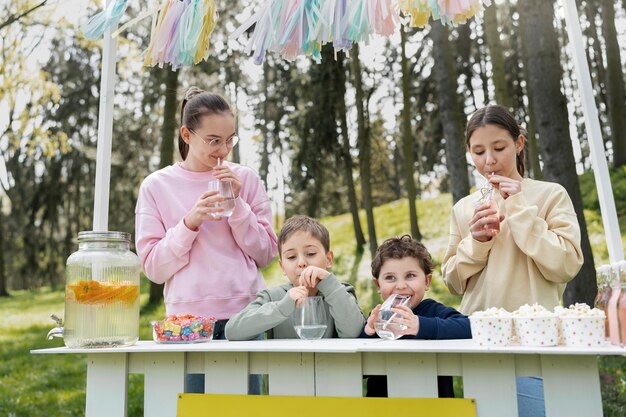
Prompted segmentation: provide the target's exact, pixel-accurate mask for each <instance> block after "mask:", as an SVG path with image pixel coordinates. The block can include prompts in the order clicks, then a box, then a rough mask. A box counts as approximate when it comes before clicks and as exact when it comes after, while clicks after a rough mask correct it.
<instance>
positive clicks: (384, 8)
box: [230, 0, 491, 64]
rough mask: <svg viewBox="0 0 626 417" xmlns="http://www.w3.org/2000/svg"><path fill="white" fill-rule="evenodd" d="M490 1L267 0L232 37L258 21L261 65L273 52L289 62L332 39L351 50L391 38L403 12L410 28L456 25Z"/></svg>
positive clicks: (256, 47)
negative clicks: (435, 22) (434, 22)
mask: <svg viewBox="0 0 626 417" xmlns="http://www.w3.org/2000/svg"><path fill="white" fill-rule="evenodd" d="M489 5H491V0H267V1H266V2H265V4H264V5H263V6H261V8H260V9H259V10H258V11H257V12H256V13H255V14H254V15H253V16H252V17H250V18H249V19H248V20H247V21H246V22H245V23H244V24H243V25H241V27H239V28H238V29H237V30H236V31H235V32H234V33H233V34H232V35H231V36H230V38H231V39H236V38H238V37H239V36H241V35H242V34H243V32H245V31H246V30H247V29H249V28H250V27H252V25H254V24H256V26H255V28H254V32H253V33H252V35H251V36H250V40H249V41H248V45H247V47H246V51H247V52H248V53H252V54H253V58H254V62H255V63H256V64H262V63H263V60H264V58H265V53H266V51H267V50H271V51H275V52H278V53H279V54H280V55H281V56H282V57H283V58H284V59H287V60H293V59H295V58H296V56H298V55H305V56H311V57H313V59H314V60H315V61H319V60H320V59H321V53H320V51H321V48H322V45H324V44H326V43H331V42H332V44H333V47H334V48H335V50H336V51H339V50H344V51H348V50H350V48H352V45H353V44H354V43H355V42H363V43H368V42H369V40H370V38H371V37H372V36H373V35H381V36H391V35H392V34H393V33H394V32H395V31H396V29H397V27H398V25H399V22H400V16H399V12H400V11H401V12H402V13H403V14H405V15H406V16H408V17H409V22H410V26H414V27H424V26H426V25H427V24H428V22H429V20H430V19H431V18H432V19H435V20H441V22H442V23H443V24H445V25H450V26H454V25H458V24H460V23H465V22H466V21H467V20H468V19H470V18H471V17H473V16H475V15H477V14H479V13H480V12H482V10H483V7H484V6H489ZM252 51H254V52H252Z"/></svg>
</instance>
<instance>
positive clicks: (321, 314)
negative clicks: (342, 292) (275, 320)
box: [291, 296, 328, 340]
mask: <svg viewBox="0 0 626 417" xmlns="http://www.w3.org/2000/svg"><path fill="white" fill-rule="evenodd" d="M291 321H292V322H293V327H294V329H295V330H296V333H297V334H298V337H300V339H305V340H314V339H321V338H322V336H324V332H326V327H328V326H327V325H326V308H325V307H324V299H323V298H322V297H320V296H315V297H307V298H306V299H305V300H304V303H302V305H301V306H296V309H295V310H294V312H293V314H292V315H291Z"/></svg>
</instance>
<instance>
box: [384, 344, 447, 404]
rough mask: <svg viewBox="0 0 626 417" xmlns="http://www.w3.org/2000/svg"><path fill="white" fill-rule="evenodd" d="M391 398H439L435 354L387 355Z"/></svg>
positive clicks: (388, 385) (388, 388) (388, 386)
mask: <svg viewBox="0 0 626 417" xmlns="http://www.w3.org/2000/svg"><path fill="white" fill-rule="evenodd" d="M387 390H388V394H389V397H411V398H437V396H438V395H439V392H438V389H437V357H436V354H435V353H423V354H417V353H387Z"/></svg>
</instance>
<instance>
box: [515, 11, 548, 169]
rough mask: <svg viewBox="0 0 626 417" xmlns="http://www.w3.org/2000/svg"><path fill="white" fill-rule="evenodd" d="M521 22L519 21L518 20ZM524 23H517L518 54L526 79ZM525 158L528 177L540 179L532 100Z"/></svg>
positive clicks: (527, 87)
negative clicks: (519, 50)
mask: <svg viewBox="0 0 626 417" xmlns="http://www.w3.org/2000/svg"><path fill="white" fill-rule="evenodd" d="M520 23H521V22H520ZM525 28H526V27H525V25H523V24H520V25H519V31H520V36H519V43H520V46H521V48H520V49H521V52H520V56H521V58H522V61H523V62H524V64H523V65H524V79H525V80H528V79H529V78H530V77H529V75H528V64H527V62H528V59H527V58H526V57H527V56H528V48H527V47H526V37H525V35H524V29H525ZM526 96H528V97H531V96H532V92H531V91H530V84H529V83H528V82H526ZM526 134H527V137H526V139H527V143H528V144H527V145H526V148H527V151H528V152H527V160H528V162H529V165H528V168H529V171H530V172H528V174H527V175H528V177H530V178H534V179H536V180H542V179H543V174H542V172H541V163H540V162H539V144H538V143H537V128H536V122H535V106H534V105H533V102H532V100H528V127H527V132H526Z"/></svg>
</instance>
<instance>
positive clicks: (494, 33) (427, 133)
mask: <svg viewBox="0 0 626 417" xmlns="http://www.w3.org/2000/svg"><path fill="white" fill-rule="evenodd" d="M70 3H71V4H70ZM98 3H101V2H93V1H87V0H85V1H79V2H77V1H73V2H61V1H54V0H39V1H35V0H19V1H12V2H8V1H6V0H3V2H2V4H3V5H2V9H1V10H2V13H1V14H0V16H1V18H0V45H1V51H2V52H1V55H0V113H1V114H2V116H0V135H1V136H0V151H1V155H2V158H1V159H0V184H1V185H2V188H1V194H0V199H1V201H2V210H0V248H1V249H2V250H0V295H4V296H6V295H8V294H9V291H10V290H18V289H34V288H39V287H42V286H50V287H52V288H58V287H62V286H63V268H64V262H65V259H66V258H67V257H68V255H69V254H70V253H71V252H72V251H74V250H75V246H76V244H75V241H74V239H75V237H76V236H77V233H78V231H81V230H89V229H90V228H91V222H92V213H93V199H94V196H93V193H94V171H95V149H96V138H97V123H98V89H99V85H100V80H99V77H100V63H101V40H97V41H88V40H86V39H84V38H83V37H82V36H81V33H80V31H79V30H78V29H77V27H76V24H77V23H78V22H82V21H84V20H85V19H86V18H87V17H88V16H90V15H92V14H93V13H94V12H95V11H96V10H97V7H98V6H100V5H99V4H98ZM72 4H74V5H76V6H77V7H76V8H72V7H70V6H72ZM254 4H256V3H253V4H252V5H249V4H248V2H239V1H229V2H228V7H226V3H225V2H224V4H222V5H221V8H220V9H219V10H218V11H219V13H220V20H219V23H218V25H217V27H216V31H215V32H214V34H213V36H212V46H211V48H212V53H211V56H210V58H209V60H208V61H207V62H203V63H202V64H200V65H197V66H195V67H192V68H185V69H183V70H180V71H177V72H172V71H170V70H169V69H168V68H163V69H160V68H144V67H142V66H141V63H142V57H141V53H142V51H143V50H145V48H146V46H147V43H148V38H149V24H150V22H149V20H150V19H146V20H144V21H142V22H141V23H140V24H138V25H135V26H132V27H131V28H130V29H129V30H127V31H126V32H124V33H123V36H122V37H121V38H119V46H118V65H117V76H118V82H117V84H116V90H115V114H114V125H113V166H112V174H111V175H112V180H111V196H110V201H111V203H110V207H111V213H110V222H109V229H110V230H120V231H127V232H133V230H134V206H135V201H136V195H137V190H138V186H139V184H140V182H141V180H142V179H143V178H144V177H145V176H146V175H147V174H149V173H150V172H152V171H154V170H156V169H158V168H159V167H163V166H166V165H169V164H171V163H172V162H173V161H174V160H175V158H176V157H177V156H178V155H177V152H176V151H175V137H176V130H177V126H178V118H177V108H178V105H179V99H180V97H181V95H182V93H183V92H184V90H185V89H186V88H187V87H189V86H191V85H197V86H201V87H202V88H204V89H206V90H213V91H216V92H220V93H222V94H223V95H225V96H226V97H227V98H228V99H229V100H230V101H231V102H233V103H237V107H238V111H239V122H238V123H239V129H240V136H241V137H242V141H241V143H240V144H239V145H238V147H236V148H235V149H234V151H233V153H232V158H233V159H234V160H235V161H241V162H242V163H245V164H247V165H250V166H252V167H253V168H255V169H257V170H258V172H259V173H260V175H261V177H262V179H263V181H265V184H266V187H267V189H268V192H269V193H270V195H271V197H272V200H273V202H274V206H275V207H274V209H275V212H276V227H277V228H278V227H279V226H280V222H281V221H282V219H284V217H285V216H287V217H288V216H290V215H292V214H294V213H303V214H308V215H311V216H316V217H324V216H330V215H336V214H340V213H344V212H349V213H351V215H352V224H353V229H354V230H353V231H351V232H350V233H352V234H353V236H354V240H355V242H356V246H357V247H365V248H368V249H369V251H368V252H371V251H372V250H374V248H375V247H376V245H377V243H378V241H379V240H380V239H384V238H385V237H387V236H382V235H380V233H377V230H376V229H375V226H374V225H375V219H374V214H373V208H374V207H376V206H379V205H381V204H384V203H387V202H390V201H394V200H399V199H403V198H406V199H407V200H408V202H409V204H408V207H407V208H408V209H407V211H406V213H405V214H404V216H406V218H407V219H408V220H409V226H410V227H409V228H407V230H406V232H410V233H411V234H412V235H413V236H414V237H416V238H418V239H422V238H424V237H425V236H424V235H423V233H422V228H423V225H422V224H421V223H420V219H419V217H418V213H417V211H416V210H415V201H416V200H420V199H424V198H432V197H433V196H436V195H438V194H440V193H450V194H451V196H452V199H453V201H457V200H458V199H460V198H461V197H463V196H465V195H467V194H468V192H469V190H470V187H471V186H473V185H474V181H475V179H474V175H473V174H472V169H471V165H470V164H469V163H468V159H467V157H466V155H465V149H464V143H463V126H464V123H465V120H466V118H467V117H468V115H470V114H471V113H472V112H473V111H474V110H475V109H477V108H480V107H482V106H484V105H486V104H489V103H499V104H502V105H505V106H507V107H509V108H511V109H512V110H513V111H514V113H515V114H516V116H517V118H518V120H519V121H520V122H521V123H523V124H524V126H525V127H526V129H527V130H528V136H529V141H528V152H527V155H528V161H527V166H528V167H529V174H528V175H529V176H530V177H532V178H537V179H541V178H544V179H547V180H550V181H556V182H559V183H561V184H562V185H563V186H565V188H566V189H567V190H568V192H569V194H570V196H571V198H572V200H573V202H574V205H575V207H576V210H577V212H578V215H579V221H580V224H581V228H582V230H583V239H582V246H583V250H584V252H585V259H586V262H585V265H584V267H583V268H582V270H581V272H580V274H579V276H578V277H577V278H576V279H575V280H574V281H573V282H572V283H571V284H570V285H568V288H567V290H566V296H565V298H566V302H570V301H574V300H576V301H586V302H588V303H591V302H593V297H594V292H595V273H594V256H593V254H592V251H591V245H590V241H589V237H588V233H587V226H586V222H585V217H584V216H583V212H582V210H583V198H582V196H583V194H581V189H580V180H579V176H580V175H581V174H582V175H583V176H584V175H591V174H585V173H588V172H590V170H591V166H590V160H589V151H588V148H589V147H588V144H587V137H586V134H585V131H584V127H583V117H582V114H581V109H580V105H579V104H580V103H579V94H578V93H577V87H576V80H575V78H574V76H573V74H572V62H571V60H570V56H569V49H568V42H569V41H568V38H567V35H566V33H565V29H564V22H563V20H562V19H563V18H562V14H563V13H562V10H561V6H560V4H559V3H557V4H555V3H554V2H552V1H544V0H527V1H524V2H517V1H514V0H501V1H497V2H495V4H494V5H493V6H491V7H487V8H486V9H485V13H484V16H483V18H482V19H472V20H470V21H469V22H468V23H467V24H465V25H461V26H459V27H458V28H454V29H449V28H447V27H444V26H442V25H441V24H439V22H438V21H437V22H433V24H432V25H430V27H429V28H426V29H411V28H408V27H404V26H403V27H402V30H400V31H399V33H397V34H396V35H394V36H393V37H390V38H377V39H373V40H372V42H371V45H370V46H361V47H354V48H353V49H352V50H351V51H350V54H349V56H345V55H344V54H343V53H342V52H340V53H337V54H336V55H335V54H334V51H333V50H332V48H328V49H324V50H323V51H322V55H323V60H322V63H321V64H316V63H314V62H313V61H311V60H309V59H306V58H300V59H298V60H297V61H295V62H287V61H284V60H282V59H280V58H279V57H278V56H276V55H272V53H269V54H268V55H267V59H266V60H265V62H264V64H263V65H262V66H255V65H254V64H252V62H251V60H250V59H249V58H248V57H247V56H246V55H245V54H244V52H243V49H244V46H245V39H244V38H245V36H243V37H242V39H238V40H231V39H229V38H228V36H229V34H230V33H232V32H233V30H234V29H235V28H236V27H238V26H239V25H240V24H241V22H242V21H243V20H244V19H246V18H247V17H248V16H250V14H251V13H252V12H253V10H254ZM578 5H579V14H580V20H581V24H582V26H583V29H584V35H585V42H586V50H587V58H588V60H589V63H590V66H591V72H592V75H593V81H594V83H593V85H594V89H595V93H596V102H597V106H598V110H599V115H600V122H601V126H602V132H603V137H604V143H605V148H606V157H607V159H608V161H609V163H610V166H611V169H612V170H613V172H614V176H617V177H620V176H621V177H623V176H624V175H625V174H624V171H623V169H624V165H625V164H626V109H625V106H626V96H625V93H624V90H625V89H624V61H625V60H626V44H625V43H626V29H625V28H626V23H625V22H626V10H625V2H624V1H613V0H585V1H579V2H578ZM143 6H145V5H143V3H142V2H138V1H131V2H130V7H129V10H128V11H127V13H126V14H127V15H128V16H127V17H125V18H124V19H123V20H122V23H123V22H124V21H125V19H129V18H130V17H133V16H135V15H136V14H138V13H139V12H140V7H143ZM218 6H219V3H218ZM618 29H619V30H618ZM590 184H593V182H592V181H591V182H590ZM620 186H621V185H620ZM587 191H588V192H587ZM593 191H594V189H593V187H590V189H589V190H586V192H585V194H584V195H585V197H586V198H593V197H592V195H593ZM623 191H624V190H620V189H619V186H617V183H616V186H615V194H616V196H620V195H621V196H623V195H624V194H623ZM617 201H618V205H619V210H620V214H621V216H624V213H625V211H624V210H625V209H624V206H623V205H622V204H625V203H624V202H623V198H621V199H620V198H617ZM359 209H363V210H364V211H363V212H362V213H360V214H359V211H358V210H359ZM442 215H446V216H447V214H444V213H442ZM360 217H362V218H360ZM361 223H363V226H362V225H361ZM426 237H427V236H426ZM596 256H598V255H596ZM159 294H160V289H158V288H154V289H153V291H152V297H151V300H153V301H158V298H159Z"/></svg>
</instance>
